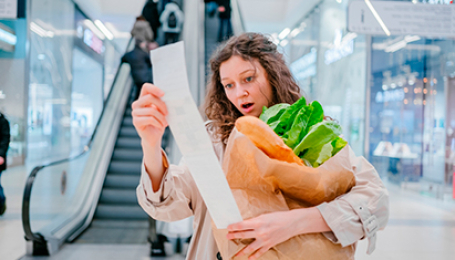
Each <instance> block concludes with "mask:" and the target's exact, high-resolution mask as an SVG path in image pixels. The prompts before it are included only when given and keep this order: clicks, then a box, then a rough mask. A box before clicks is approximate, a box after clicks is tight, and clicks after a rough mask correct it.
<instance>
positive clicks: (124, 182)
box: [104, 174, 140, 190]
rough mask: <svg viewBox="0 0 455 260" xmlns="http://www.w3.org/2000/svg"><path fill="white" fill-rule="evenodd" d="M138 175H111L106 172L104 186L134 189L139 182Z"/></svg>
mask: <svg viewBox="0 0 455 260" xmlns="http://www.w3.org/2000/svg"><path fill="white" fill-rule="evenodd" d="M139 180H140V175H113V174H108V175H107V176H106V180H105V181H104V187H105V188H114V189H134V190H136V187H137V185H138V184H139Z"/></svg>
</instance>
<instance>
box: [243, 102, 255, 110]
mask: <svg viewBox="0 0 455 260" xmlns="http://www.w3.org/2000/svg"><path fill="white" fill-rule="evenodd" d="M252 105H253V103H245V104H242V108H243V109H248V108H250V107H251V106H252Z"/></svg>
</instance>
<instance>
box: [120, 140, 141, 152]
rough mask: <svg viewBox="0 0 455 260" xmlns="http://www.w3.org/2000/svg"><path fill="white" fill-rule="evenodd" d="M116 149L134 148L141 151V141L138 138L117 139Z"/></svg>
mask: <svg viewBox="0 0 455 260" xmlns="http://www.w3.org/2000/svg"><path fill="white" fill-rule="evenodd" d="M116 148H134V149H141V150H142V145H141V139H140V138H139V137H137V138H132V137H119V138H118V139H117V143H116Z"/></svg>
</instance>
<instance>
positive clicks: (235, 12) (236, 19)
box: [231, 0, 246, 35]
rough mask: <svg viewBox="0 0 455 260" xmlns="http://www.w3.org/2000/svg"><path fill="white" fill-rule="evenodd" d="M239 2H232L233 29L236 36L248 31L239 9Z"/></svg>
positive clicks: (234, 0)
mask: <svg viewBox="0 0 455 260" xmlns="http://www.w3.org/2000/svg"><path fill="white" fill-rule="evenodd" d="M238 2H239V1H238V0H232V1H231V7H232V27H233V29H234V33H235V35H239V34H241V33H243V32H245V31H246V29H245V22H244V21H243V16H242V12H241V10H240V7H239V3H238Z"/></svg>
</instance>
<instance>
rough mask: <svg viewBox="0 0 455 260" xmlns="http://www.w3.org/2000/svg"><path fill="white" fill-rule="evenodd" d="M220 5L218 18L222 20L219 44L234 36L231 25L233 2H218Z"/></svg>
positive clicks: (220, 0)
mask: <svg viewBox="0 0 455 260" xmlns="http://www.w3.org/2000/svg"><path fill="white" fill-rule="evenodd" d="M216 2H217V3H218V17H219V19H220V27H219V29H218V42H222V41H226V40H227V39H229V38H230V37H231V36H232V35H234V34H233V32H232V24H231V1H230V0H216Z"/></svg>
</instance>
